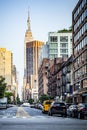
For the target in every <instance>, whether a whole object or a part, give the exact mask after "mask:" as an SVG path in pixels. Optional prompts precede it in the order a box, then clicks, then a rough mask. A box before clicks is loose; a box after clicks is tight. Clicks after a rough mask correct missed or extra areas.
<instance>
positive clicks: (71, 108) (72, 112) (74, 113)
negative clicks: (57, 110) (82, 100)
mask: <svg viewBox="0 0 87 130" xmlns="http://www.w3.org/2000/svg"><path fill="white" fill-rule="evenodd" d="M67 115H68V116H70V117H76V116H77V105H70V106H69V108H67Z"/></svg>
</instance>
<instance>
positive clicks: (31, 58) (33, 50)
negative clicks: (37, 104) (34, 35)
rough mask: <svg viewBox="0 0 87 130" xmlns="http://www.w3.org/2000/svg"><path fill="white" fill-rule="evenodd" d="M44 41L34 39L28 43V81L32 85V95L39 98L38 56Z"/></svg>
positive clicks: (35, 98)
mask: <svg viewBox="0 0 87 130" xmlns="http://www.w3.org/2000/svg"><path fill="white" fill-rule="evenodd" d="M42 45H43V42H41V41H38V40H34V41H31V42H27V44H26V67H27V73H26V75H27V79H26V81H27V83H28V84H29V85H30V89H31V97H32V98H33V99H34V100H35V101H36V100H37V99H38V58H39V52H40V50H41V48H42Z"/></svg>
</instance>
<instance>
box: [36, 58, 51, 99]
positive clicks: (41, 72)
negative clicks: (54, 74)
mask: <svg viewBox="0 0 87 130" xmlns="http://www.w3.org/2000/svg"><path fill="white" fill-rule="evenodd" d="M48 66H49V59H47V58H43V61H42V64H41V65H40V67H39V69H38V96H39V97H40V96H41V95H43V94H46V95H47V94H48V86H47V84H48V77H47V74H48Z"/></svg>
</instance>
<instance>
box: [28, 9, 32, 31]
mask: <svg viewBox="0 0 87 130" xmlns="http://www.w3.org/2000/svg"><path fill="white" fill-rule="evenodd" d="M27 26H28V31H30V32H31V28H30V12H29V10H28V19H27Z"/></svg>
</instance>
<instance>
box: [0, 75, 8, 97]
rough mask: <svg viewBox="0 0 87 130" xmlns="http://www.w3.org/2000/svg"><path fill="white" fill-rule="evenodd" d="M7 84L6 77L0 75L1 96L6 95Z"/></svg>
mask: <svg viewBox="0 0 87 130" xmlns="http://www.w3.org/2000/svg"><path fill="white" fill-rule="evenodd" d="M6 86H7V84H6V83H5V78H4V77H2V76H0V98H3V97H4V93H5V89H6Z"/></svg>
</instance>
